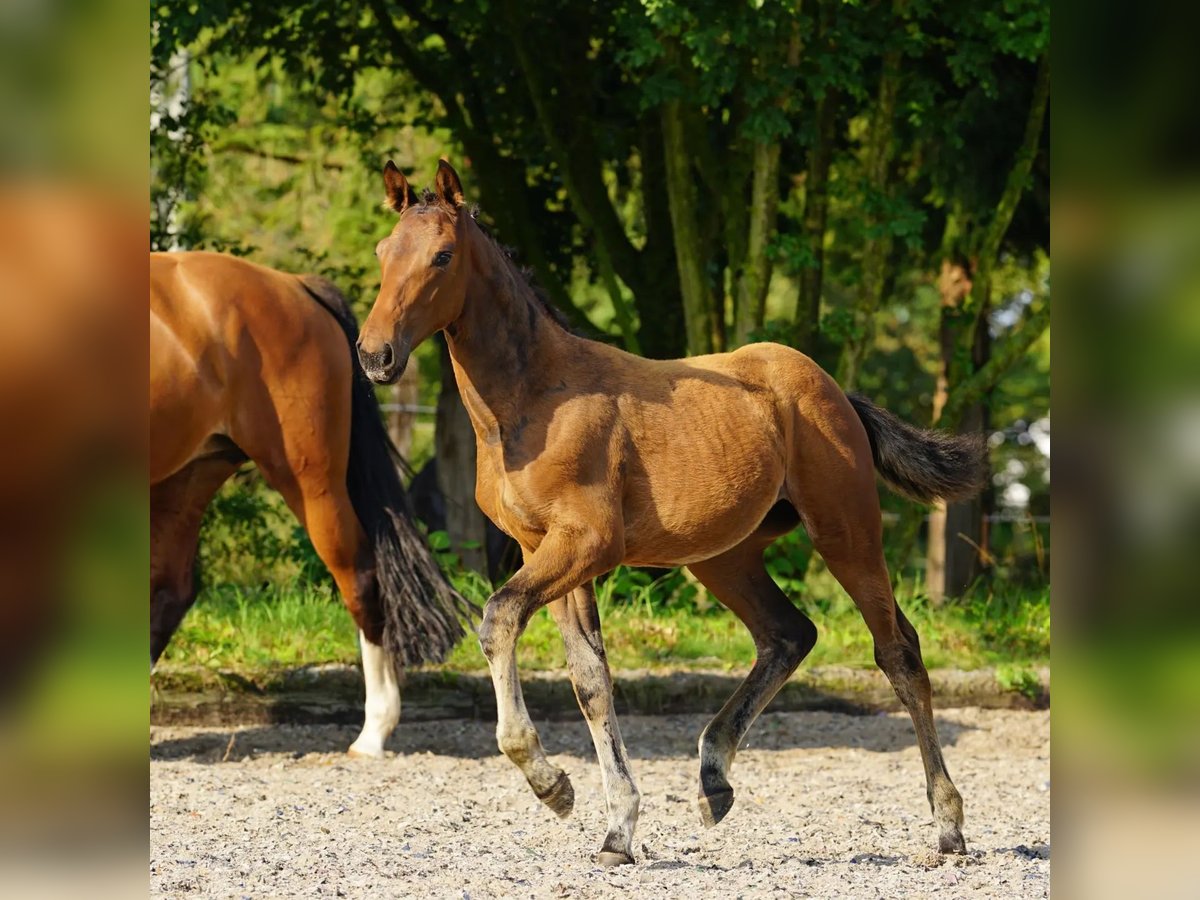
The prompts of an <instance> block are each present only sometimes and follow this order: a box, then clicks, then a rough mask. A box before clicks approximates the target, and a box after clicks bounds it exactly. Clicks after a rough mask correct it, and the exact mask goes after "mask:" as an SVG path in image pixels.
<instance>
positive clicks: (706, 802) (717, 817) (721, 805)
mask: <svg viewBox="0 0 1200 900" xmlns="http://www.w3.org/2000/svg"><path fill="white" fill-rule="evenodd" d="M696 805H697V806H699V808H700V821H701V822H703V823H704V827H705V828H712V827H713V826H714V825H716V824H717V823H718V822H720V821H721V820H722V819H723V818H725V816H727V815H728V814H729V810H731V809H733V788H730V787H726V788H719V789H717V790H715V791H713V792H712V793H711V794H703V793H702V794H701V795H700V796H699V798H697V804H696Z"/></svg>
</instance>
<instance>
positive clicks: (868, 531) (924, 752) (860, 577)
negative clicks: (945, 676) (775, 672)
mask: <svg viewBox="0 0 1200 900" xmlns="http://www.w3.org/2000/svg"><path fill="white" fill-rule="evenodd" d="M864 471H866V470H864ZM847 482H848V483H847V484H844V485H840V486H838V485H834V486H830V485H826V486H825V488H824V489H823V490H820V491H816V490H812V491H810V492H809V498H810V499H809V501H808V504H807V506H806V507H805V506H802V507H801V508H803V509H804V511H805V518H806V522H807V525H808V529H809V533H810V535H811V536H812V539H813V544H814V546H815V547H816V548H817V550H818V551H819V552H820V554H821V556H822V557H823V558H824V559H825V563H826V565H828V567H829V571H831V572H832V573H833V575H834V577H836V578H837V580H838V581H839V582H840V583H841V585H842V587H844V588H845V589H846V593H848V594H849V595H850V597H851V598H852V599H853V600H854V603H855V605H856V606H858V609H859V611H860V612H861V613H862V616H863V619H864V620H865V621H866V623H867V628H869V629H870V631H871V637H872V638H874V641H875V662H876V663H877V664H878V665H879V668H880V669H882V670H883V672H884V674H885V675H887V677H888V680H889V681H890V682H891V683H892V688H893V689H894V690H895V691H896V696H897V697H899V698H900V702H901V703H903V704H904V707H905V709H907V710H908V713H909V715H910V716H911V717H912V721H913V727H914V729H915V730H916V733H917V744H918V745H919V747H920V749H921V759H922V760H923V762H924V764H925V783H926V794H927V796H928V798H929V805H930V808H931V809H932V810H933V818H934V823H935V824H936V825H937V827H938V848H939V849H940V850H941V851H942V852H943V853H951V852H956V853H962V852H965V850H966V845H965V844H964V842H963V837H962V823H963V812H962V797H961V796H960V795H959V793H958V790H957V788H955V787H954V784H953V783H952V782H951V781H950V774H949V773H948V772H947V771H946V763H945V760H944V759H943V758H942V748H941V745H940V743H939V742H938V736H937V729H936V727H935V726H934V722H933V698H932V691H931V690H930V686H929V674H928V673H927V672H926V671H925V664H924V662H922V660H921V645H920V642H919V641H918V639H917V632H916V630H915V629H914V628H913V627H912V625H911V624H910V623H909V621H908V620H907V619H905V618H904V614H903V613H901V612H900V610H899V609H898V608H897V606H896V601H895V598H894V597H893V595H892V585H891V580H890V578H889V577H888V571H887V564H886V563H885V562H884V558H883V545H882V533H881V529H882V525H881V521H880V515H879V498H878V495H877V494H876V493H875V486H874V483H873V480H871V481H870V482H869V481H868V479H867V478H866V477H862V478H855V479H850V478H848V479H847ZM839 487H840V488H841V490H838V488H839Z"/></svg>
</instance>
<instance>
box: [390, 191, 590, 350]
mask: <svg viewBox="0 0 1200 900" xmlns="http://www.w3.org/2000/svg"><path fill="white" fill-rule="evenodd" d="M441 205H442V203H441V201H440V200H439V199H438V196H437V194H435V193H434V192H433V191H432V190H430V189H429V188H425V190H423V191H422V192H421V201H420V203H419V204H418V205H417V206H415V207H413V208H414V209H415V210H416V211H417V214H418V215H420V214H421V213H423V212H425V211H427V210H430V209H434V208H437V207H440V206H441ZM467 214H468V215H469V216H470V217H471V218H472V219H473V220H474V222H475V224H476V225H477V226H479V230H480V231H482V232H483V235H484V237H486V238H487V239H488V240H489V241H491V242H492V246H493V247H495V248H496V249H497V250H498V251H500V255H501V256H502V257H504V259H506V260H508V263H509V265H511V266H512V268H513V270H514V271H515V272H516V273H517V274H518V275H519V276H520V277H521V281H523V282H524V283H525V286H526V287H527V288H529V292H530V293H531V294H533V296H534V297H535V298H536V299H537V302H538V305H539V306H540V307H541V308H542V311H543V312H545V313H546V315H547V316H548V317H549V318H550V320H551V321H552V322H554V324H555V325H557V326H558V327H559V328H561V329H562V330H563V331H566V332H568V333H570V334H574V333H575V331H574V329H572V328H571V323H570V320H569V319H568V318H567V317H566V315H565V314H564V313H563V311H562V310H560V309H559V308H558V307H557V306H555V305H554V304H553V303H552V302H550V298H549V296H547V294H546V292H545V291H544V290H543V289H542V286H541V285H539V284H538V283H537V279H536V278H535V277H534V275H533V270H532V269H530V268H528V267H526V266H523V265H521V263H520V262H519V261H518V260H517V251H516V250H515V249H514V248H512V247H509V246H508V245H507V244H502V243H500V241H498V240H496V236H495V235H494V234H492V232H491V229H490V228H488V227H487V225H485V224H484V223H483V222H482V221H481V220H480V218H479V204H477V203H472V204H471V205H469V206H468V207H467Z"/></svg>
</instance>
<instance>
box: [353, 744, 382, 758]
mask: <svg viewBox="0 0 1200 900" xmlns="http://www.w3.org/2000/svg"><path fill="white" fill-rule="evenodd" d="M346 755H347V756H351V757H353V758H355V759H383V758H384V756H385V755H386V754H384V752H383V748H382V747H360V746H358V745H357V744H351V745H350V749H349V750H347V751H346Z"/></svg>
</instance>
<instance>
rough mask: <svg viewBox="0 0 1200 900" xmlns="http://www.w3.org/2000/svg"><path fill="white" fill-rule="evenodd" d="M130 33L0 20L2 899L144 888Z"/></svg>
mask: <svg viewBox="0 0 1200 900" xmlns="http://www.w3.org/2000/svg"><path fill="white" fill-rule="evenodd" d="M144 16H145V14H144V12H142V11H141V10H139V9H137V8H136V7H134V6H131V5H129V4H118V3H115V2H85V3H76V4H70V5H69V7H68V6H67V5H63V4H53V3H48V2H31V3H20V4H4V6H3V12H2V14H0V97H3V103H4V110H5V115H4V117H3V122H2V123H0V436H2V437H3V439H2V440H0V882H2V883H3V884H4V892H5V894H6V895H8V896H25V897H33V896H38V897H42V896H58V895H63V896H68V895H69V896H89V897H129V896H134V895H135V894H140V893H141V891H142V890H143V889H144V885H145V875H144V858H145V839H146V823H145V800H146V790H147V788H146V770H145V744H144V741H145V737H144V736H145V729H146V725H147V718H148V717H147V712H146V701H145V690H146V688H145V678H146V660H147V659H148V651H147V636H146V591H147V588H146V571H147V567H148V534H149V529H148V514H147V501H146V487H145V484H144V483H143V482H144V476H143V475H142V474H140V473H141V471H142V470H143V469H144V464H143V462H142V459H143V458H144V455H145V427H144V423H143V420H144V418H145V396H146V388H145V379H146V374H145V373H146V367H145V354H146V341H147V338H146V319H145V313H144V309H145V307H144V303H145V299H144V298H145V271H146V268H145V266H146V263H145V249H146V247H145V244H146V238H145V234H146V231H145V217H146V197H145V183H146V181H145V152H146V151H145V147H146V138H145V130H144V129H145V101H144V96H145V75H144V72H145V65H146V61H147V56H148V53H147V47H146V39H145V33H144V28H145V22H144ZM135 26H136V27H135Z"/></svg>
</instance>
